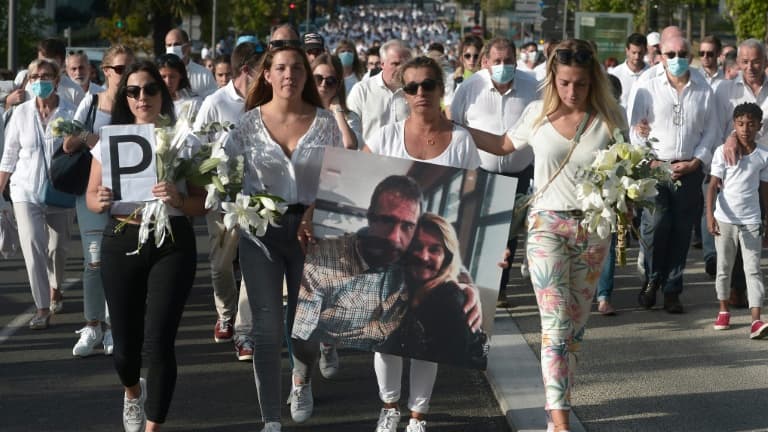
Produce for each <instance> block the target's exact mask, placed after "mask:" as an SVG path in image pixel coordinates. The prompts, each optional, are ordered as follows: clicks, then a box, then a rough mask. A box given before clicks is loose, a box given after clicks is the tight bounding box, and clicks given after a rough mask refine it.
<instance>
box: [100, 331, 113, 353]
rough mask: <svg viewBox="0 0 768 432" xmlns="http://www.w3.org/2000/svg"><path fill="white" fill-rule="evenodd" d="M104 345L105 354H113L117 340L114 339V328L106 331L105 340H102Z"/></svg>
mask: <svg viewBox="0 0 768 432" xmlns="http://www.w3.org/2000/svg"><path fill="white" fill-rule="evenodd" d="M101 343H102V345H103V346H104V355H106V356H111V355H112V352H113V351H114V350H115V341H113V340H112V330H110V329H107V330H105V331H104V340H103V341H102V342H101Z"/></svg>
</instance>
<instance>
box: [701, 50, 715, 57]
mask: <svg viewBox="0 0 768 432" xmlns="http://www.w3.org/2000/svg"><path fill="white" fill-rule="evenodd" d="M714 56H715V52H714V51H699V57H714Z"/></svg>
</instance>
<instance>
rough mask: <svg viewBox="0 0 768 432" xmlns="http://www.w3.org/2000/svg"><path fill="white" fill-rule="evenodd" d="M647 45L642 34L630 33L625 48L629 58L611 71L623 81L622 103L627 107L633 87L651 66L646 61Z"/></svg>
mask: <svg viewBox="0 0 768 432" xmlns="http://www.w3.org/2000/svg"><path fill="white" fill-rule="evenodd" d="M647 45H648V42H647V40H646V39H645V36H643V35H642V34H640V33H632V34H631V35H629V37H628V38H627V43H626V45H625V48H624V52H625V53H626V55H627V60H626V61H625V62H624V63H622V64H620V65H618V66H616V67H615V68H613V69H612V70H611V71H610V74H611V75H614V76H615V77H616V78H618V79H619V81H621V99H620V103H621V106H622V107H624V108H625V109H626V108H627V101H628V100H629V94H630V93H631V92H632V87H634V85H635V82H636V81H637V79H638V78H640V75H642V73H643V72H645V71H646V70H647V69H648V67H649V66H648V64H647V63H646V62H645V54H646V52H647V51H646V50H647Z"/></svg>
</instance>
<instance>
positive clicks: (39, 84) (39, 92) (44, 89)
mask: <svg viewBox="0 0 768 432" xmlns="http://www.w3.org/2000/svg"><path fill="white" fill-rule="evenodd" d="M53 89H54V87H53V81H49V80H37V81H35V82H33V83H32V84H31V85H30V87H29V90H30V91H31V92H32V94H34V95H35V96H37V97H39V98H40V99H47V98H48V96H50V95H51V93H53Z"/></svg>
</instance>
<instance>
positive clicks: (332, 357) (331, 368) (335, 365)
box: [319, 343, 339, 379]
mask: <svg viewBox="0 0 768 432" xmlns="http://www.w3.org/2000/svg"><path fill="white" fill-rule="evenodd" d="M319 366H320V373H321V374H322V375H323V378H326V379H331V378H333V377H335V376H336V374H338V373H339V353H338V352H337V351H336V345H328V344H324V343H320V365H319Z"/></svg>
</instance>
